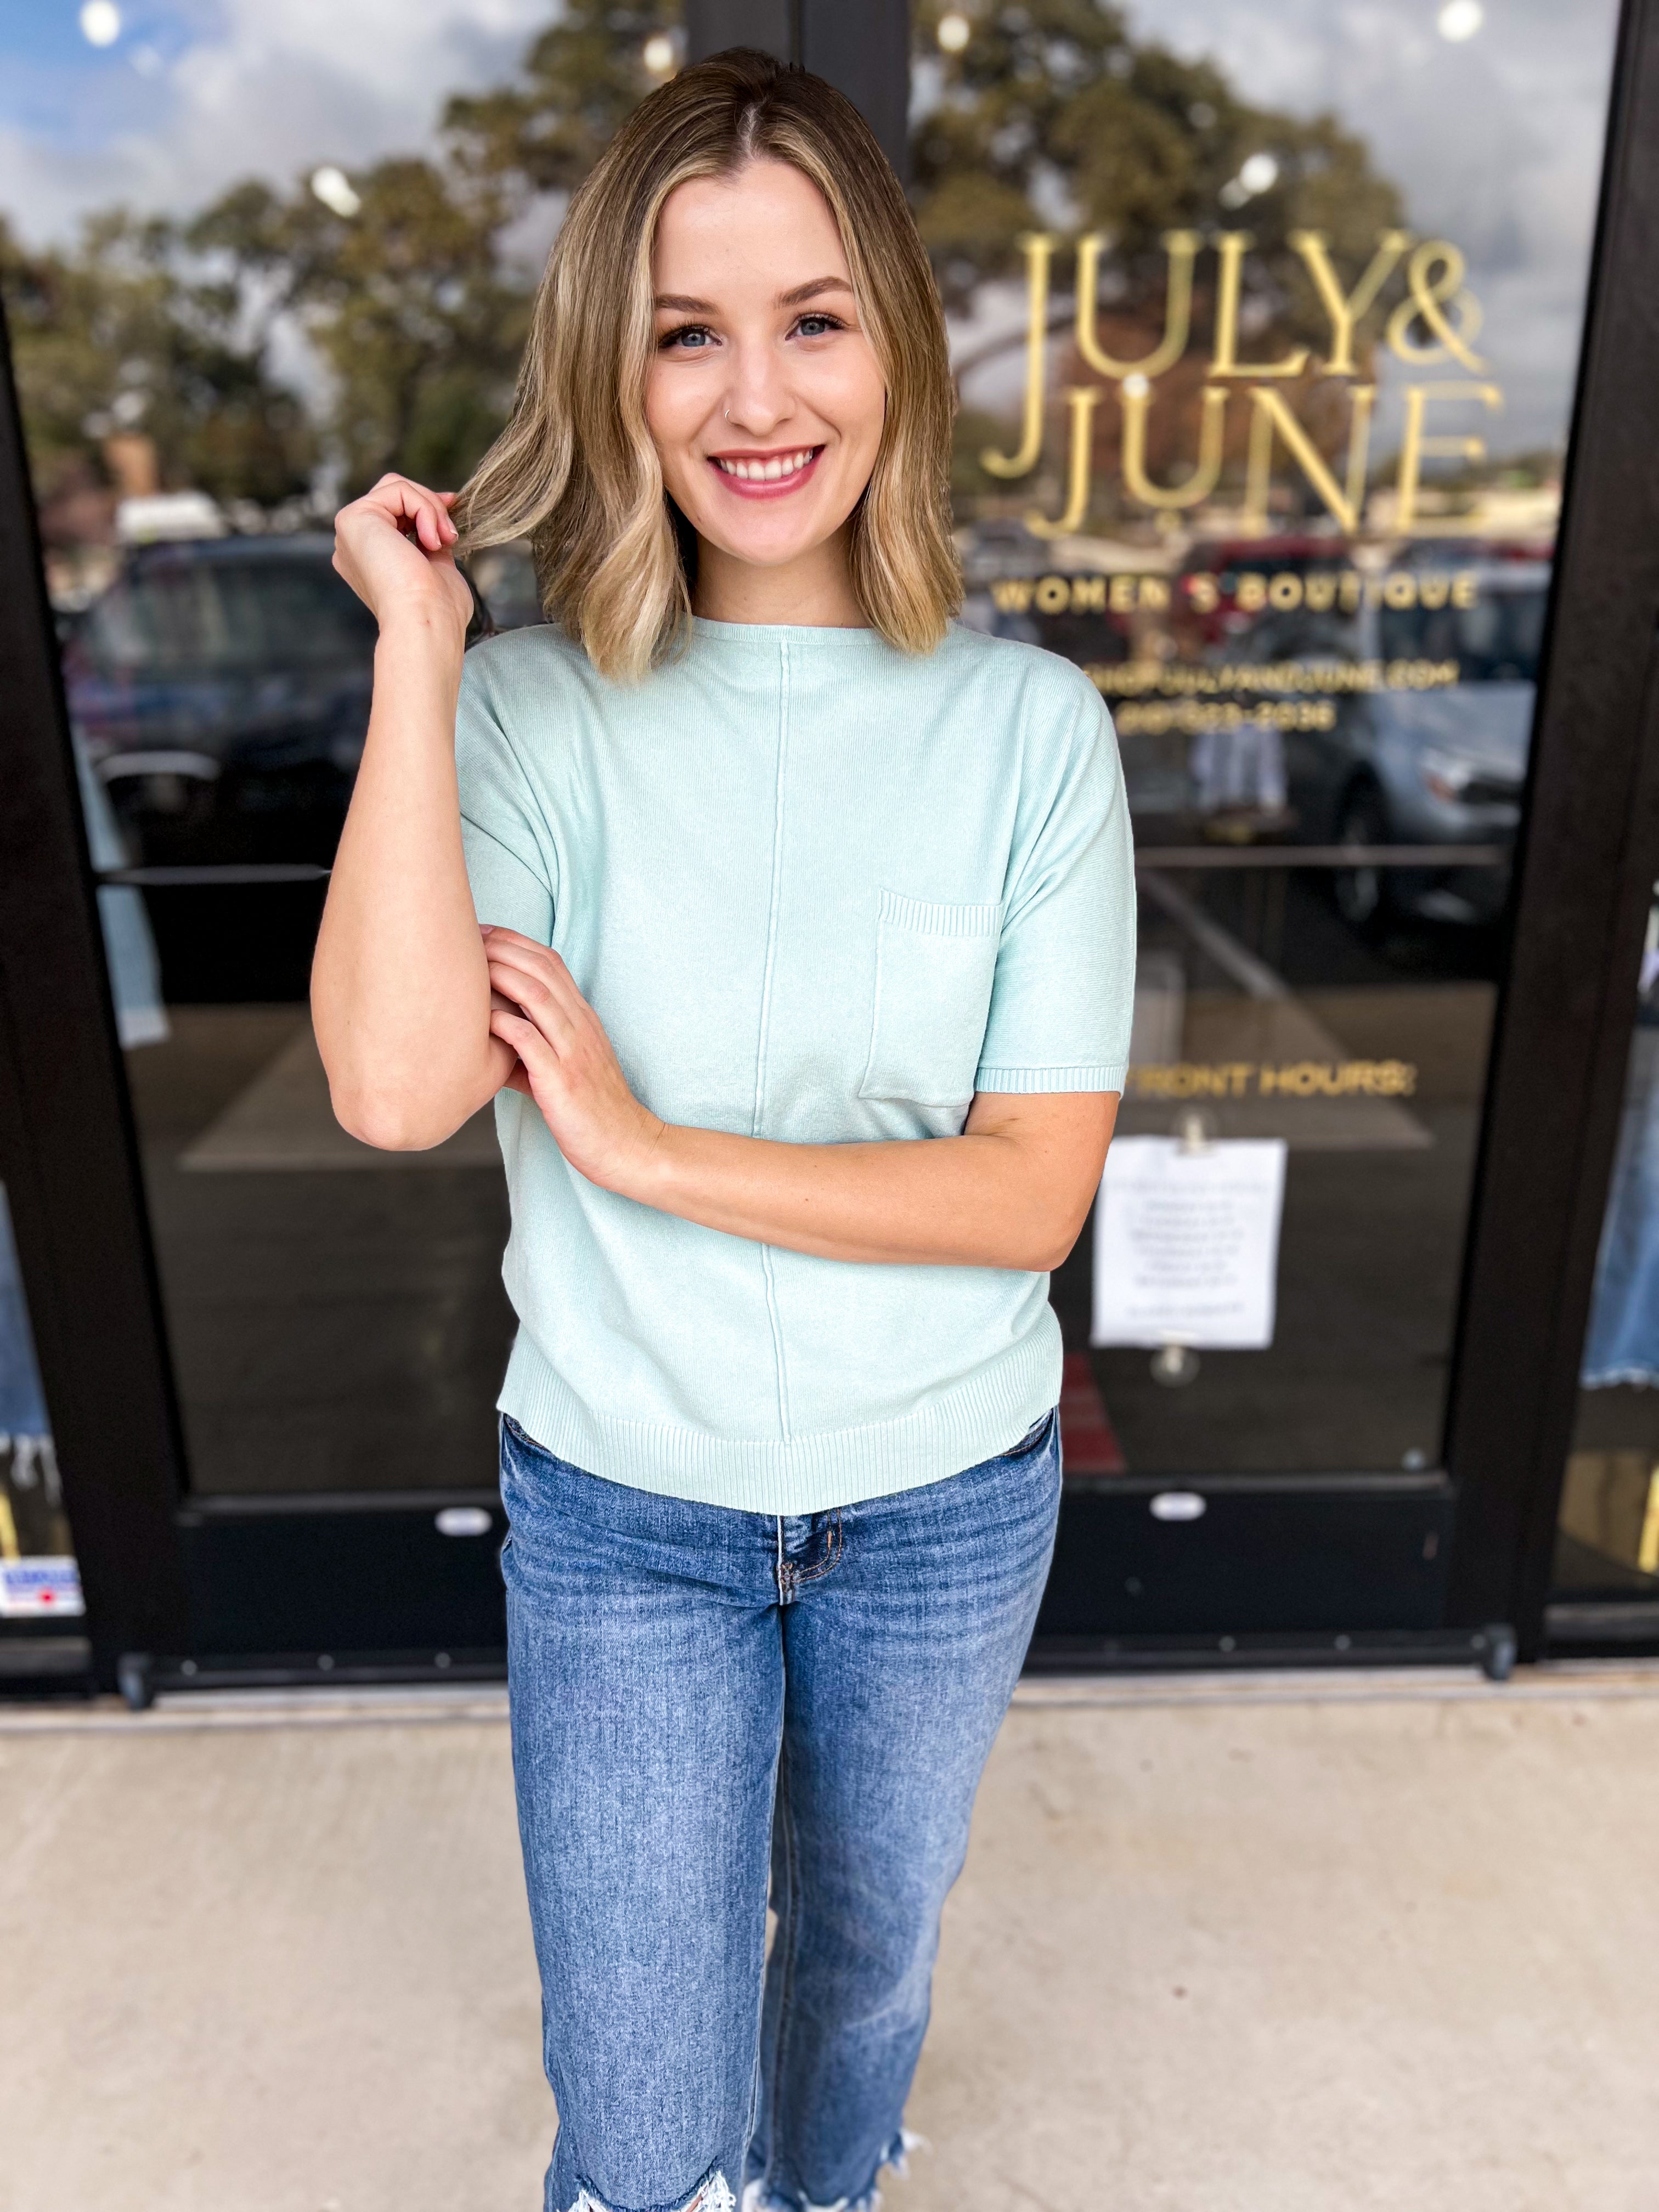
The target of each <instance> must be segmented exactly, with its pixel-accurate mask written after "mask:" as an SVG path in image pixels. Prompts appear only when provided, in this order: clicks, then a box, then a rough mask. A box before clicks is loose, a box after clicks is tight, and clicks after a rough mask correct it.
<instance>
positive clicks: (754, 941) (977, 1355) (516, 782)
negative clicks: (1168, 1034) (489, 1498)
mask: <svg viewBox="0 0 1659 2212" xmlns="http://www.w3.org/2000/svg"><path fill="white" fill-rule="evenodd" d="M456 742H457V760H458V764H459V776H460V794H461V814H462V828H463V832H464V836H465V848H466V859H467V868H468V872H469V874H470V877H471V884H472V891H473V896H474V900H475V902H476V904H477V913H478V919H479V920H480V921H487V922H495V923H501V924H505V925H507V927H511V928H513V929H517V930H520V931H522V932H523V933H525V934H526V936H529V937H534V938H537V939H540V940H541V942H542V943H544V944H550V945H554V946H556V948H557V950H558V951H559V952H560V953H561V955H562V957H563V958H564V960H565V961H566V963H568V967H569V969H570V972H571V975H573V976H574V979H575V981H576V984H577V987H578V988H579V989H580V991H581V992H582V993H583V994H585V996H586V998H587V1000H589V1002H590V1003H591V1005H592V1007H593V1009H594V1011H595V1012H596V1013H597V1014H598V1015H599V1018H600V1020H601V1021H602V1022H603V1023H604V1024H605V1030H606V1032H607V1034H608V1035H609V1036H610V1038H611V1042H612V1044H613V1045H614V1046H615V1048H616V1051H617V1058H618V1059H619V1060H620V1061H621V1063H622V1066H623V1072H624V1073H625V1074H626V1075H627V1077H628V1079H629V1083H630V1084H631V1085H633V1088H634V1090H635V1093H636V1094H637V1096H638V1097H640V1098H641V1099H642V1100H643V1101H644V1102H645V1103H646V1104H647V1106H649V1107H650V1108H651V1109H652V1110H653V1112H654V1113H657V1114H659V1115H661V1116H662V1117H663V1119H664V1120H665V1121H672V1122H682V1123H685V1124H689V1125H690V1126H691V1127H697V1128H704V1129H727V1130H732V1131H735V1132H737V1133H739V1134H741V1135H744V1136H752V1137H769V1138H776V1139H781V1140H782V1141H784V1142H786V1143H791V1144H848V1143H853V1142H856V1141H859V1140H860V1139H881V1138H898V1139H904V1140H906V1141H909V1142H915V1143H926V1142H927V1141H928V1140H929V1139H933V1138H939V1137H949V1136H951V1135H954V1134H956V1133H959V1132H960V1130H961V1128H962V1125H963V1121H964V1119H965V1118H966V1115H967V1112H968V1109H969V1105H970V1103H972V1100H973V1097H974V1093H975V1091H1015V1092H1033V1091H1121V1089H1122V1087H1123V1079H1124V1073H1125V1063H1126V1061H1127V1058H1128V1048H1129V1023H1130V1016H1131V1012H1132V1008H1133V970H1134V914H1135V907H1134V883H1133V859H1132V854H1131V849H1130V839H1129V823H1128V815H1127V806H1126V804H1125V799H1124V793H1123V779H1122V774H1121V769H1120V767H1119V763H1118V758H1117V749H1116V744H1115V740H1114V738H1113V734H1112V726H1111V723H1110V721H1109V718H1108V716H1107V714H1106V712H1105V709H1104V708H1103V705H1102V703H1101V701H1100V697H1099V696H1098V694H1097V692H1096V690H1095V689H1094V687H1093V686H1092V685H1091V684H1090V683H1089V681H1088V680H1087V678H1085V677H1084V676H1083V675H1082V674H1081V673H1080V672H1079V671H1078V670H1077V669H1075V668H1074V667H1073V666H1072V665H1070V663H1069V662H1066V661H1064V660H1060V659H1056V658H1055V657H1054V655H1053V654H1050V653H1041V652H1038V651H1036V650H1035V649H1034V648H1033V647H1028V646H1024V645H1016V644H1012V643H1010V642H1008V641H1004V640H1000V639H993V638H987V637H984V636H981V635H979V634H978V633H976V632H975V631H972V630H968V629H960V628H956V627H953V628H952V629H951V630H950V632H949V633H948V635H946V637H945V641H944V643H943V644H942V645H941V646H940V647H939V650H938V651H937V652H936V653H933V654H931V655H929V656H927V658H925V659H917V658H912V657H907V656H906V655H904V654H902V653H897V652H895V651H894V650H893V649H892V648H891V647H889V646H887V645H885V644H884V642H883V641H882V640H881V638H880V637H879V636H878V635H877V634H876V633H875V632H874V631H873V630H862V629H805V628H794V627H782V628H770V627H766V626H763V625H750V624H746V623H709V622H698V623H696V624H695V625H694V634H693V636H692V639H691V641H690V646H689V647H688V648H687V650H686V651H685V652H684V654H683V655H681V656H680V657H679V658H678V659H674V660H672V661H671V662H670V663H669V664H668V665H666V666H665V667H663V668H661V669H660V670H659V671H657V672H656V673H654V674H653V675H652V676H650V677H649V678H647V679H646V681H645V682H643V683H641V684H633V685H623V684H611V683H608V682H606V681H605V678H602V677H600V676H599V675H598V674H597V673H596V672H595V671H594V669H593V668H592V665H591V664H590V663H589V661H588V660H587V659H586V655H585V654H583V653H581V651H580V648H578V647H574V646H572V645H571V644H570V643H569V642H568V641H567V640H566V639H565V638H564V637H563V635H562V634H561V633H560V632H559V631H557V630H556V629H550V628H548V629H525V630H518V631H514V632H513V633H511V634H509V635H507V636H504V637H500V638H495V639H492V640H490V641H489V642H487V643H485V644H483V645H480V646H477V647H474V648H473V650H472V651H471V653H468V655H467V656H466V663H465V676H464V678H463V681H462V684H461V702H460V710H459V717H458V726H457V733H456ZM495 1114H496V1123H497V1127H498V1129H499V1132H500V1135H501V1151H502V1153H503V1155H504V1157H505V1159H506V1163H507V1186H508V1190H509V1193H510V1195H511V1200H512V1212H513V1227H512V1235H511V1238H510V1241H509V1243H508V1245H507V1258H506V1263H505V1268H504V1273H505V1279H506V1282H507V1291H508V1293H509V1295H510V1296H511V1297H512V1301H513V1306H514V1308H515V1310H516V1311H517V1313H518V1316H519V1322H520V1327H519V1332H518V1337H517V1340H516V1342H515V1344H514V1346H513V1355H512V1358H511V1361H510V1363H509V1364H508V1367H507V1379H506V1382H505V1384H504V1385H503V1388H502V1391H501V1400H500V1405H501V1410H502V1411H503V1412H505V1413H508V1414H510V1415H511V1416H512V1418H513V1419H514V1420H515V1421H516V1422H517V1423H518V1425H520V1428H522V1429H523V1430H524V1431H526V1434H528V1435H529V1436H531V1437H533V1438H534V1439H535V1440H536V1441H537V1442H538V1443H541V1444H543V1445H544V1446H545V1447H546V1448H547V1449H549V1450H550V1451H552V1452H554V1453H556V1455H558V1456H559V1457H560V1458H562V1459H565V1460H568V1461H570V1462H573V1463H574V1464H575V1465H576V1466H578V1467H580V1468H586V1470H587V1471H588V1472H589V1473H590V1474H597V1475H602V1476H605V1477H607V1478H608V1479H610V1480H612V1481H616V1482H622V1483H629V1484H632V1485H634V1486H636V1487H638V1488H641V1489H645V1490H653V1491H658V1492H665V1493H667V1494H669V1495H671V1496H673V1497H677V1498H692V1499H697V1500H701V1501H702V1502H704V1503H707V1504H718V1505H729V1506H738V1507H742V1508H744V1509H746V1510H750V1511H756V1512H763V1513H812V1512H819V1511H823V1510H827V1509H828V1508H829V1507H831V1506H835V1505H842V1504H852V1503H854V1501H856V1500H857V1499H860V1498H872V1497H879V1496H882V1495H884V1494H885V1493H887V1492H892V1491H896V1490H903V1489H908V1488H910V1487H911V1486H915V1485H917V1484H921V1483H925V1482H932V1481H936V1480H939V1478H941V1477H943V1476H945V1475H950V1474H956V1473H957V1472H959V1471H960V1470H961V1469H962V1468H967V1467H971V1466H973V1465H974V1464H975V1463H976V1462H978V1461H981V1460H983V1459H987V1458H989V1457H990V1456H992V1455H994V1454H995V1453H998V1452H1000V1451H1003V1450H1006V1449H1007V1447H1008V1446H1009V1445H1011V1444H1012V1443H1016V1442H1017V1441H1018V1438H1019V1437H1021V1436H1023V1435H1024V1432H1025V1431H1026V1430H1027V1429H1028V1428H1029V1427H1030V1425H1032V1423H1033V1422H1034V1421H1036V1420H1037V1419H1040V1418H1041V1417H1042V1414H1043V1413H1046V1412H1047V1411H1048V1407H1051V1406H1052V1405H1053V1404H1054V1401H1055V1399H1056V1397H1057V1395H1058V1394H1059V1389H1060V1329H1059V1325H1058V1323H1057V1322H1056V1321H1055V1319H1054V1313H1053V1311H1052V1310H1051V1308H1050V1307H1049V1304H1048V1277H1047V1276H1046V1275H1044V1274H1038V1273H1026V1272H1023V1271H1019V1270H1016V1269H1012V1268H1001V1267H908V1266H906V1267H893V1266H876V1265H866V1264H863V1263H854V1262H850V1261H843V1260H823V1259H817V1258H814V1257H812V1256H811V1255H808V1254H805V1253H802V1252H791V1251H786V1250H782V1249H779V1248H777V1247H775V1246H773V1245H769V1244H758V1243H751V1242H750V1241H749V1240H748V1239H746V1238H744V1237H732V1236H727V1235H726V1234H725V1233H724V1232H723V1231H720V1230H715V1229H705V1228H702V1227H700V1226H699V1225H697V1224H696V1223H695V1222H690V1221H684V1220H681V1219H680V1218H678V1217H677V1216H676V1215H673V1214H670V1213H661V1212H657V1211H655V1210H654V1209H653V1207H650V1206H643V1205H641V1204H639V1203H638V1202H637V1201H636V1200H632V1199H628V1198H619V1197H617V1196H616V1195H615V1194H613V1193H611V1192H610V1191H606V1190H602V1189H599V1188H598V1187H597V1186H596V1185H594V1184H592V1183H591V1182H587V1181H586V1179H585V1178H584V1177H583V1176H580V1175H579V1174H578V1173H577V1172H576V1171H575V1170H574V1169H573V1168H571V1167H570V1166H568V1164H567V1163H566V1161H565V1159H564V1158H563V1156H562V1153H561V1152H560V1151H559V1149H558V1146H556V1144H555V1143H554V1140H553V1138H552V1136H551V1135H550V1133H549V1130H548V1127H547V1125H546V1123H545V1122H544V1121H543V1120H542V1117H541V1115H540V1114H539V1113H538V1111H537V1109H536V1107H535V1105H534V1104H533V1103H532V1101H531V1100H530V1099H528V1098H526V1097H523V1096H522V1095H521V1094H520V1093H519V1092H517V1091H503V1092H502V1093H501V1096H500V1097H499V1098H498V1099H497V1100H496V1103H495Z"/></svg>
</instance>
